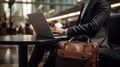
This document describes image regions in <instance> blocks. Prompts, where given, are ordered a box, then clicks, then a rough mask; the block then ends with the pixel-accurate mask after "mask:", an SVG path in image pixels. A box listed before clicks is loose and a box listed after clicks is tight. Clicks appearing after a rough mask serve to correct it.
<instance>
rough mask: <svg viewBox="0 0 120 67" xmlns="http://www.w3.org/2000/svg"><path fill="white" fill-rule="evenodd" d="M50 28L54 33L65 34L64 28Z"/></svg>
mask: <svg viewBox="0 0 120 67" xmlns="http://www.w3.org/2000/svg"><path fill="white" fill-rule="evenodd" d="M51 30H52V31H53V32H54V33H57V34H60V35H64V34H65V29H63V28H55V27H54V28H51Z"/></svg>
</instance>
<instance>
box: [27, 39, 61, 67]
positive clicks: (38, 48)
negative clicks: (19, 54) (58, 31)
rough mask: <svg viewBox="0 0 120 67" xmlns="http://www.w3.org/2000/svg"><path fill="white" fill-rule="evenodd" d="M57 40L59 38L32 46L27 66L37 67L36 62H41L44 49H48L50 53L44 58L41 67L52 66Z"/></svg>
mask: <svg viewBox="0 0 120 67" xmlns="http://www.w3.org/2000/svg"><path fill="white" fill-rule="evenodd" d="M58 41H59V40H54V41H50V42H45V43H42V44H41V43H40V44H36V45H35V47H34V50H33V53H32V55H31V58H30V60H29V63H28V66H29V67H38V64H39V63H40V62H41V60H42V58H43V56H44V53H45V50H48V49H50V55H49V56H48V59H47V60H46V62H45V64H44V65H43V67H54V63H55V50H56V46H55V44H56V43H57V42H58Z"/></svg>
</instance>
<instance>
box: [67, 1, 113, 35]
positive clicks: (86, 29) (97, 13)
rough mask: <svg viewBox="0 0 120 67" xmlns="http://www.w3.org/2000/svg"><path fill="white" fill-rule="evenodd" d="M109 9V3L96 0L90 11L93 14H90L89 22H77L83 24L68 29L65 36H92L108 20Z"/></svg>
mask: <svg viewBox="0 0 120 67" xmlns="http://www.w3.org/2000/svg"><path fill="white" fill-rule="evenodd" d="M110 8H111V7H110V2H108V1H106V0H97V2H96V3H95V4H94V6H93V7H92V8H91V10H94V13H93V14H92V15H93V17H91V19H90V21H87V22H82V21H78V22H82V23H83V24H79V25H76V26H72V27H69V28H68V29H67V35H68V36H70V37H71V36H75V35H88V36H90V35H94V34H95V33H96V32H97V31H98V30H99V29H100V27H102V26H103V24H104V23H105V22H106V20H107V19H108V17H109V14H110ZM89 13H91V12H89ZM86 15H87V14H86ZM83 18H85V17H83ZM85 20H87V19H85Z"/></svg>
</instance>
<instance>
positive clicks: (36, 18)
mask: <svg viewBox="0 0 120 67" xmlns="http://www.w3.org/2000/svg"><path fill="white" fill-rule="evenodd" d="M27 16H28V18H29V21H30V23H31V24H32V26H33V28H34V29H35V31H36V33H37V35H40V36H44V37H49V38H54V36H53V33H52V31H51V30H50V27H49V25H48V23H47V20H46V18H45V16H44V14H43V13H42V12H36V13H30V14H28V15H27Z"/></svg>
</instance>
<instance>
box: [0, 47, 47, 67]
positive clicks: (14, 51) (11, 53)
mask: <svg viewBox="0 0 120 67" xmlns="http://www.w3.org/2000/svg"><path fill="white" fill-rule="evenodd" d="M33 49H34V46H33V45H31V46H28V60H29V58H30V56H31V53H32V50H33ZM47 55H48V52H46V53H45V55H44V58H43V60H42V62H41V63H40V64H39V66H38V67H42V65H43V63H44V61H45V59H46V58H47ZM0 67H18V46H17V45H0Z"/></svg>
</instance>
